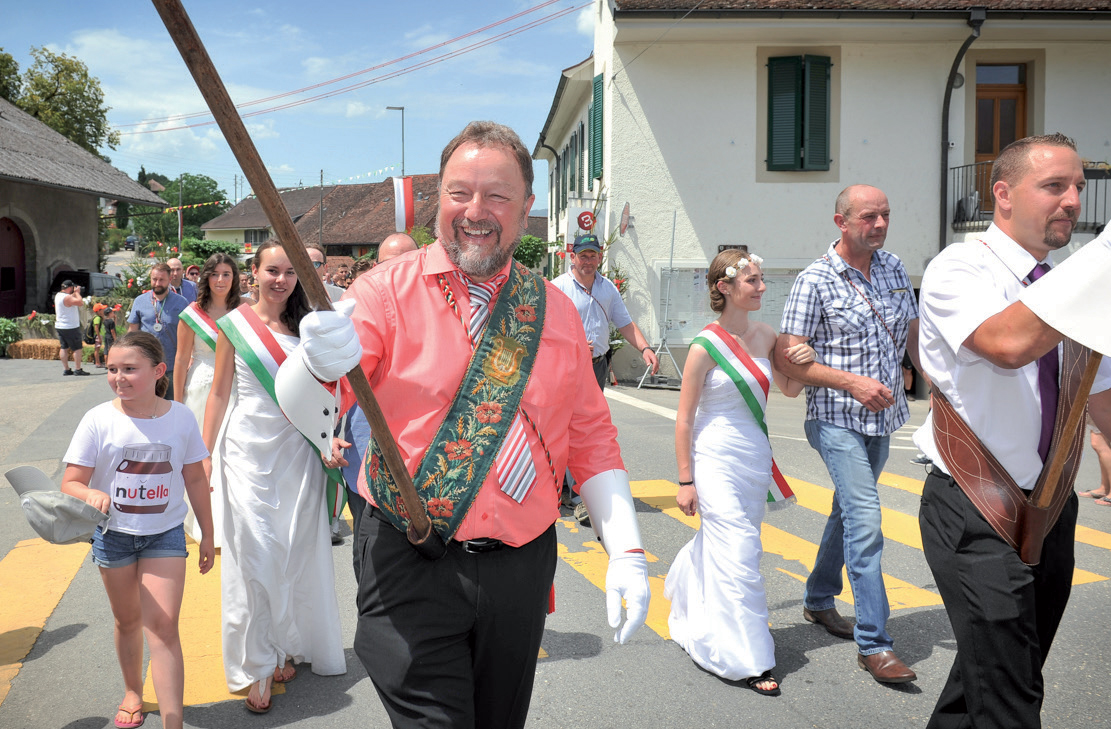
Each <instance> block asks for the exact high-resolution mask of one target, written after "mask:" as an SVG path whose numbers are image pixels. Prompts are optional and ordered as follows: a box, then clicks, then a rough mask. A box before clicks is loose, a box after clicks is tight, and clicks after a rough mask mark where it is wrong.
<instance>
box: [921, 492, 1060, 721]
mask: <svg viewBox="0 0 1111 729" xmlns="http://www.w3.org/2000/svg"><path fill="white" fill-rule="evenodd" d="M1076 512H1077V498H1076V495H1075V494H1074V495H1072V496H1070V497H1069V500H1068V501H1067V502H1066V503H1065V506H1064V509H1063V510H1062V512H1061V518H1060V519H1058V521H1057V524H1056V525H1055V526H1054V527H1053V529H1052V530H1051V531H1050V532H1049V534H1048V535H1046V538H1045V542H1044V546H1043V548H1042V561H1041V563H1040V564H1038V565H1036V566H1034V567H1031V566H1028V565H1025V564H1023V563H1022V560H1020V559H1019V557H1018V553H1017V552H1016V551H1015V550H1014V549H1013V548H1012V547H1011V546H1010V545H1008V544H1007V543H1006V542H1004V541H1003V539H1001V538H1000V537H999V535H998V534H996V532H995V530H994V529H992V528H991V525H990V524H988V522H987V520H986V519H984V517H983V515H981V514H980V511H979V510H978V509H977V508H976V506H975V505H974V504H973V503H972V502H971V501H970V500H969V498H968V497H967V496H965V494H964V492H963V491H962V490H961V488H960V486H958V485H957V483H956V482H955V481H954V480H953V479H952V478H950V477H948V476H946V475H944V474H943V473H941V472H940V471H934V472H932V473H931V474H930V475H929V476H927V477H926V483H925V486H924V487H923V489H922V507H921V511H920V512H919V524H920V526H921V529H922V547H923V550H924V551H925V554H926V562H927V563H929V565H930V570H931V571H932V572H933V575H934V581H935V582H936V583H937V588H938V591H939V592H940V593H941V599H942V600H943V601H944V603H945V610H946V612H947V613H948V614H949V622H950V623H951V624H952V626H953V634H954V635H955V636H956V640H957V657H956V659H955V660H954V661H953V668H952V670H951V671H950V672H949V680H948V681H947V683H946V684H945V687H944V688H943V689H942V691H941V696H940V697H939V698H938V701H937V705H936V706H935V707H934V713H933V716H931V717H930V721H929V723H928V724H927V725H926V726H927V729H971V728H973V727H975V729H994V728H996V727H998V728H999V729H1002V728H1004V727H1008V728H1013V729H1037V727H1040V726H1041V707H1042V696H1043V681H1042V666H1043V665H1044V664H1045V658H1046V655H1047V654H1048V653H1049V647H1050V645H1052V643H1053V637H1054V635H1055V634H1056V632H1057V626H1058V625H1059V624H1060V622H1061V616H1062V615H1063V614H1064V612H1065V605H1066V604H1067V603H1068V599H1069V591H1070V590H1071V588H1072V573H1073V566H1074V562H1075V560H1074V556H1073V540H1074V534H1075V531H1076Z"/></svg>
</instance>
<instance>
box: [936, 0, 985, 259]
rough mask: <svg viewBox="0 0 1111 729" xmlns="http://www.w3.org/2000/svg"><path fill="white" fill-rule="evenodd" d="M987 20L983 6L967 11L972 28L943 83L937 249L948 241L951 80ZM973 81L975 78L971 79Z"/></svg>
mask: <svg viewBox="0 0 1111 729" xmlns="http://www.w3.org/2000/svg"><path fill="white" fill-rule="evenodd" d="M985 20H987V10H986V9H985V8H972V9H971V10H970V11H969V13H968V21H967V22H968V25H969V26H971V28H972V35H970V36H968V37H967V38H965V40H964V44H963V45H961V49H960V50H959V51H957V57H956V58H954V59H953V67H952V68H950V69H949V81H948V82H947V83H946V84H945V101H944V102H942V104H941V201H940V202H939V203H938V210H939V212H938V241H937V244H938V250H939V251H943V250H945V246H946V245H948V243H949V232H948V228H949V145H950V144H952V142H950V141H949V104H950V102H951V101H952V99H953V82H954V81H955V79H956V78H957V69H958V68H959V67H960V65H961V61H963V60H964V54H965V53H966V52H967V51H968V47H969V46H971V45H972V44H973V42H975V40H976V39H977V38H979V37H980V26H981V25H983V24H984V21H985ZM973 82H974V83H975V79H973Z"/></svg>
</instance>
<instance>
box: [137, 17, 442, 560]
mask: <svg viewBox="0 0 1111 729" xmlns="http://www.w3.org/2000/svg"><path fill="white" fill-rule="evenodd" d="M152 2H153V3H154V7H155V9H156V10H157V11H158V14H159V15H160V16H161V17H162V22H163V24H164V25H165V26H166V30H167V31H169V33H170V37H171V38H173V41H174V44H175V45H176V46H177V49H178V51H179V52H180V53H181V58H182V60H184V61H185V65H186V67H187V68H188V69H189V73H191V74H192V75H193V80H194V81H196V82H197V88H198V89H199V90H200V92H201V95H202V96H204V100H205V102H206V103H207V104H208V108H209V110H210V111H211V112H212V116H213V117H215V119H216V123H217V124H219V126H220V131H222V132H223V133H224V139H226V140H227V142H228V146H229V147H231V151H232V153H233V154H235V158H236V160H238V161H239V166H240V168H242V170H243V173H244V175H246V177H247V180H248V181H249V182H250V183H251V187H252V188H254V192H255V195H256V196H257V197H258V200H259V203H261V204H262V209H263V210H264V211H265V212H266V217H267V218H268V219H269V220H270V225H272V226H273V227H274V231H275V232H276V233H277V235H278V239H279V240H281V242H282V246H283V247H284V248H285V252H286V255H287V256H289V262H290V263H291V264H292V265H293V270H294V271H296V273H297V279H298V280H299V281H300V282H301V286H303V287H304V289H305V293H306V294H308V297H309V301H310V302H311V303H312V305H313V306H314V307H315V308H316V309H317V310H331V308H332V302H331V299H329V297H328V293H327V291H325V289H324V282H323V281H321V280H320V277H319V276H317V274H316V269H314V268H313V265H312V260H311V259H310V258H309V254H308V251H306V250H305V244H304V243H303V242H302V241H301V236H300V235H298V233H297V228H296V227H295V226H294V225H293V219H292V218H290V216H289V211H287V210H286V208H285V204H284V203H283V202H282V200H281V197H280V196H279V195H278V189H277V188H276V187H275V186H274V181H273V180H272V179H270V173H269V172H267V170H266V166H265V165H263V163H262V157H260V156H259V153H258V150H257V149H255V144H254V142H253V141H251V137H250V135H249V134H247V128H246V127H245V126H244V125H243V120H242V119H241V118H240V117H239V112H237V111H236V110H235V105H234V104H233V103H232V101H231V96H229V95H228V90H227V88H225V87H224V82H223V81H222V80H221V79H220V75H219V74H218V73H217V72H216V66H215V65H213V63H212V59H211V58H210V57H209V55H208V51H207V50H206V49H205V47H204V44H203V43H202V42H201V39H200V36H199V35H197V30H196V28H194V27H193V22H192V21H191V20H190V19H189V16H188V15H187V14H186V12H185V8H184V7H183V6H182V4H181V0H152ZM347 379H348V381H350V383H351V389H353V390H354V391H355V397H356V399H357V400H358V401H359V407H361V408H362V409H363V413H364V414H366V418H367V421H368V422H369V423H370V429H371V434H372V436H373V438H374V439H375V440H376V441H378V446H379V448H381V449H382V456H383V457H384V458H385V461H386V465H387V467H388V468H389V469H390V475H392V476H393V477H394V482H395V483H396V484H397V488H398V491H399V498H400V499H401V500H402V502H403V504H404V505H405V508H406V510H407V511H408V513H409V531H408V533H407V535H406V536H407V537H408V539H409V541H410V542H411V543H412V544H413V546H415V547H416V548H417V551H419V552H420V553H421V554H422V555H424V556H425V557H428V558H430V559H437V558H439V557H441V556H443V554H444V552H445V551H446V549H447V547H446V545H445V544H444V542H443V539H441V538H440V535H439V534H438V533H437V532H436V531H435V530H434V529H433V528H432V522H431V521H430V520H429V518H428V512H426V511H425V509H424V504H423V503H422V502H421V500H420V497H419V496H417V491H416V489H415V488H414V487H413V481H412V479H411V477H410V476H409V470H408V469H407V468H406V467H405V462H404V461H403V460H402V459H401V453H400V451H398V449H397V443H395V442H394V439H393V435H392V434H391V433H390V429H389V426H388V425H387V424H386V417H385V415H383V414H382V409H381V408H380V407H379V406H378V401H377V400H376V399H375V398H374V392H373V391H371V389H370V383H369V382H368V381H367V379H366V374H365V373H364V372H363V371H362V369H361V368H359V367H357V366H356V367H355V368H354V369H353V370H351V371H350V372H348V373H347Z"/></svg>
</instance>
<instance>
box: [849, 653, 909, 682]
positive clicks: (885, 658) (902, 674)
mask: <svg viewBox="0 0 1111 729" xmlns="http://www.w3.org/2000/svg"><path fill="white" fill-rule="evenodd" d="M856 663H857V665H858V666H860V667H861V668H863V669H864V670H865V671H867V672H868V673H870V674H872V678H874V679H876V680H877V681H879V682H880V683H907V682H908V681H913V680H915V679H916V678H918V676H917V675H916V674H915V673H914V671H912V670H910V669H909V668H907V664H905V663H903V662H902V661H900V660H899V657H898V656H897V655H895V651H883V652H882V653H873V654H872V655H870V656H865V655H861V654H860V653H857V654H856Z"/></svg>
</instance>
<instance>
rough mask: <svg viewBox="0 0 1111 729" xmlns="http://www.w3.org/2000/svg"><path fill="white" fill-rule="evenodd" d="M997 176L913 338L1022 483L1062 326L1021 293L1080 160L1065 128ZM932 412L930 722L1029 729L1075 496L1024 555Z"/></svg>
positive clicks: (1035, 447)
mask: <svg viewBox="0 0 1111 729" xmlns="http://www.w3.org/2000/svg"><path fill="white" fill-rule="evenodd" d="M991 181H992V194H993V196H994V198H995V213H994V219H993V223H992V225H991V227H990V228H988V230H987V232H986V233H984V235H983V236H982V237H981V238H980V239H979V240H970V241H966V242H964V243H957V244H954V245H951V246H949V247H947V248H946V249H945V250H943V251H942V252H941V253H940V254H939V255H938V256H937V257H936V258H935V259H934V260H933V261H932V262H931V263H930V265H929V267H928V268H927V269H926V272H925V275H924V276H923V278H922V289H921V297H920V302H919V312H920V316H921V327H920V334H919V347H920V354H921V359H922V368H923V370H924V371H925V373H926V374H927V375H928V376H929V377H930V380H931V381H932V382H933V386H934V388H936V389H935V392H940V393H941V394H942V395H944V396H945V399H946V400H948V402H949V403H951V404H952V406H953V409H954V410H955V411H956V413H957V415H959V417H960V420H961V421H963V422H964V423H965V424H967V425H968V427H969V428H971V430H972V432H973V433H974V434H975V436H976V437H978V438H979V440H980V442H981V443H983V445H984V447H985V448H986V450H987V451H989V452H990V453H991V454H992V455H994V456H995V458H996V459H997V460H998V461H999V463H1000V464H1001V465H1002V467H1003V469H1004V470H1005V471H1006V473H1007V474H1008V475H1009V476H1010V478H1011V479H1013V481H1014V482H1015V485H1016V486H1017V487H1018V488H1020V489H1022V490H1023V491H1026V492H1029V490H1031V489H1033V488H1034V486H1035V484H1036V482H1037V481H1038V477H1039V474H1040V473H1041V471H1042V468H1043V463H1044V462H1045V459H1046V457H1047V455H1048V452H1049V445H1050V442H1049V441H1050V439H1051V438H1052V431H1053V421H1054V419H1055V416H1056V408H1057V391H1058V379H1057V378H1058V374H1057V373H1058V371H1059V370H1060V369H1063V367H1064V363H1062V362H1061V360H1060V355H1059V354H1058V344H1059V343H1060V342H1061V340H1062V336H1061V334H1060V333H1059V332H1057V331H1056V330H1054V329H1052V328H1050V327H1049V325H1047V324H1046V323H1045V322H1043V321H1042V320H1041V319H1039V318H1038V317H1036V316H1035V315H1034V314H1033V312H1031V311H1030V309H1028V308H1027V307H1026V305H1025V304H1023V303H1021V302H1020V301H1019V298H1020V295H1021V294H1022V291H1023V288H1024V287H1025V286H1027V285H1028V284H1029V283H1030V282H1032V281H1033V280H1036V279H1037V278H1040V277H1041V276H1042V275H1043V274H1044V273H1045V272H1046V271H1048V270H1049V268H1050V266H1051V261H1050V260H1049V253H1050V252H1051V251H1053V250H1057V249H1060V248H1062V247H1064V246H1065V245H1066V244H1068V242H1069V240H1070V238H1071V236H1072V232H1073V229H1074V228H1075V227H1076V223H1077V221H1078V220H1079V216H1080V191H1081V190H1082V189H1083V188H1084V170H1083V168H1082V166H1081V163H1080V157H1079V156H1078V155H1077V153H1076V146H1075V144H1074V143H1073V142H1072V140H1070V139H1069V138H1068V137H1065V136H1063V135H1060V134H1054V135H1046V136H1040V137H1027V138H1025V139H1021V140H1019V141H1017V142H1015V143H1013V144H1012V145H1010V146H1008V147H1007V148H1005V149H1004V150H1003V151H1002V152H1000V153H999V158H998V159H996V160H995V164H994V166H993V168H992V177H991ZM1047 283H1048V282H1047ZM1108 364H1109V363H1108V361H1107V360H1104V362H1103V366H1102V367H1101V368H1100V370H1099V375H1098V376H1097V378H1096V381H1095V385H1094V386H1093V388H1092V393H1093V394H1092V396H1091V398H1090V400H1089V405H1090V407H1091V415H1092V418H1093V419H1094V420H1095V422H1096V424H1097V425H1098V426H1099V427H1100V428H1101V429H1106V428H1109V427H1111V390H1109V389H1108V388H1109V387H1111V367H1109V366H1108ZM1043 393H1044V396H1043ZM938 409H939V408H938V402H937V401H936V400H935V403H934V409H933V411H932V412H931V415H930V419H928V420H927V422H926V424H925V425H924V426H923V427H922V428H920V429H919V430H918V432H917V433H916V434H915V437H914V440H915V443H916V444H917V445H918V447H919V448H920V449H921V450H922V452H923V453H925V454H926V455H927V456H929V457H930V459H931V460H932V461H933V465H931V466H930V467H929V471H930V473H929V475H928V476H927V478H926V482H925V486H924V488H923V492H922V506H921V512H920V515H919V520H920V523H921V528H922V543H923V549H924V551H925V555H926V561H927V562H928V563H929V565H930V569H931V571H932V572H933V574H934V579H935V580H936V583H937V586H938V591H939V592H940V593H941V597H942V600H943V601H944V602H945V609H946V611H947V612H948V614H949V620H950V622H951V623H952V626H953V633H954V635H955V636H956V642H957V655H956V659H955V660H954V663H953V668H952V670H951V672H950V674H949V679H948V682H947V683H946V685H945V687H944V688H943V689H942V691H941V696H940V697H939V699H938V702H937V705H936V707H935V708H934V713H933V716H932V717H931V718H930V721H929V723H928V724H927V727H928V729H950V728H952V729H956V728H957V727H969V726H975V727H977V728H978V729H982V728H984V727H1001V726H1004V725H1005V726H1021V727H1025V728H1027V729H1036V727H1039V726H1041V718H1040V713H1041V705H1042V696H1043V681H1042V665H1043V664H1044V663H1045V658H1046V655H1047V653H1048V652H1049V647H1050V645H1051V643H1052V642H1053V636H1054V634H1055V632H1056V630H1057V626H1058V624H1059V623H1060V621H1061V615H1062V614H1063V612H1064V609H1065V605H1066V603H1067V602H1068V597H1069V589H1070V586H1071V583H1072V573H1073V564H1074V557H1073V541H1074V531H1075V526H1076V512H1077V498H1076V496H1075V495H1074V494H1071V493H1070V495H1069V496H1068V499H1067V501H1065V502H1064V505H1063V507H1062V509H1061V512H1060V517H1059V518H1058V520H1057V522H1056V524H1055V525H1053V526H1052V528H1049V529H1048V531H1047V533H1046V536H1045V539H1044V542H1042V545H1041V547H1042V550H1041V561H1040V563H1039V564H1037V565H1028V564H1024V563H1023V561H1022V559H1020V556H1019V552H1018V551H1016V549H1015V548H1014V547H1012V546H1011V545H1010V544H1008V542H1007V541H1005V540H1004V539H1003V537H1001V536H1000V534H999V533H997V532H996V530H995V529H993V527H992V525H991V524H990V523H989V522H988V520H987V519H986V518H985V516H984V514H983V513H982V512H981V511H980V510H979V508H978V507H977V506H976V504H975V503H974V502H973V501H972V499H971V498H970V496H969V495H967V494H966V489H967V488H968V486H969V484H968V483H966V482H967V481H970V480H971V479H969V478H968V476H967V475H966V474H967V473H968V467H967V466H965V465H963V464H962V463H957V462H954V463H947V462H946V456H947V457H948V458H949V459H950V460H954V461H955V460H956V456H955V455H953V454H954V453H956V451H955V450H946V449H944V448H939V447H938V442H939V438H938V436H937V435H936V434H935V432H934V423H933V420H934V419H935V418H937V417H938ZM942 452H944V453H945V454H946V455H945V456H943V455H942ZM951 473H956V474H957V475H959V476H961V477H962V484H958V483H957V481H955V480H954V479H953V478H952V476H951V475H950V474H951Z"/></svg>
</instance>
